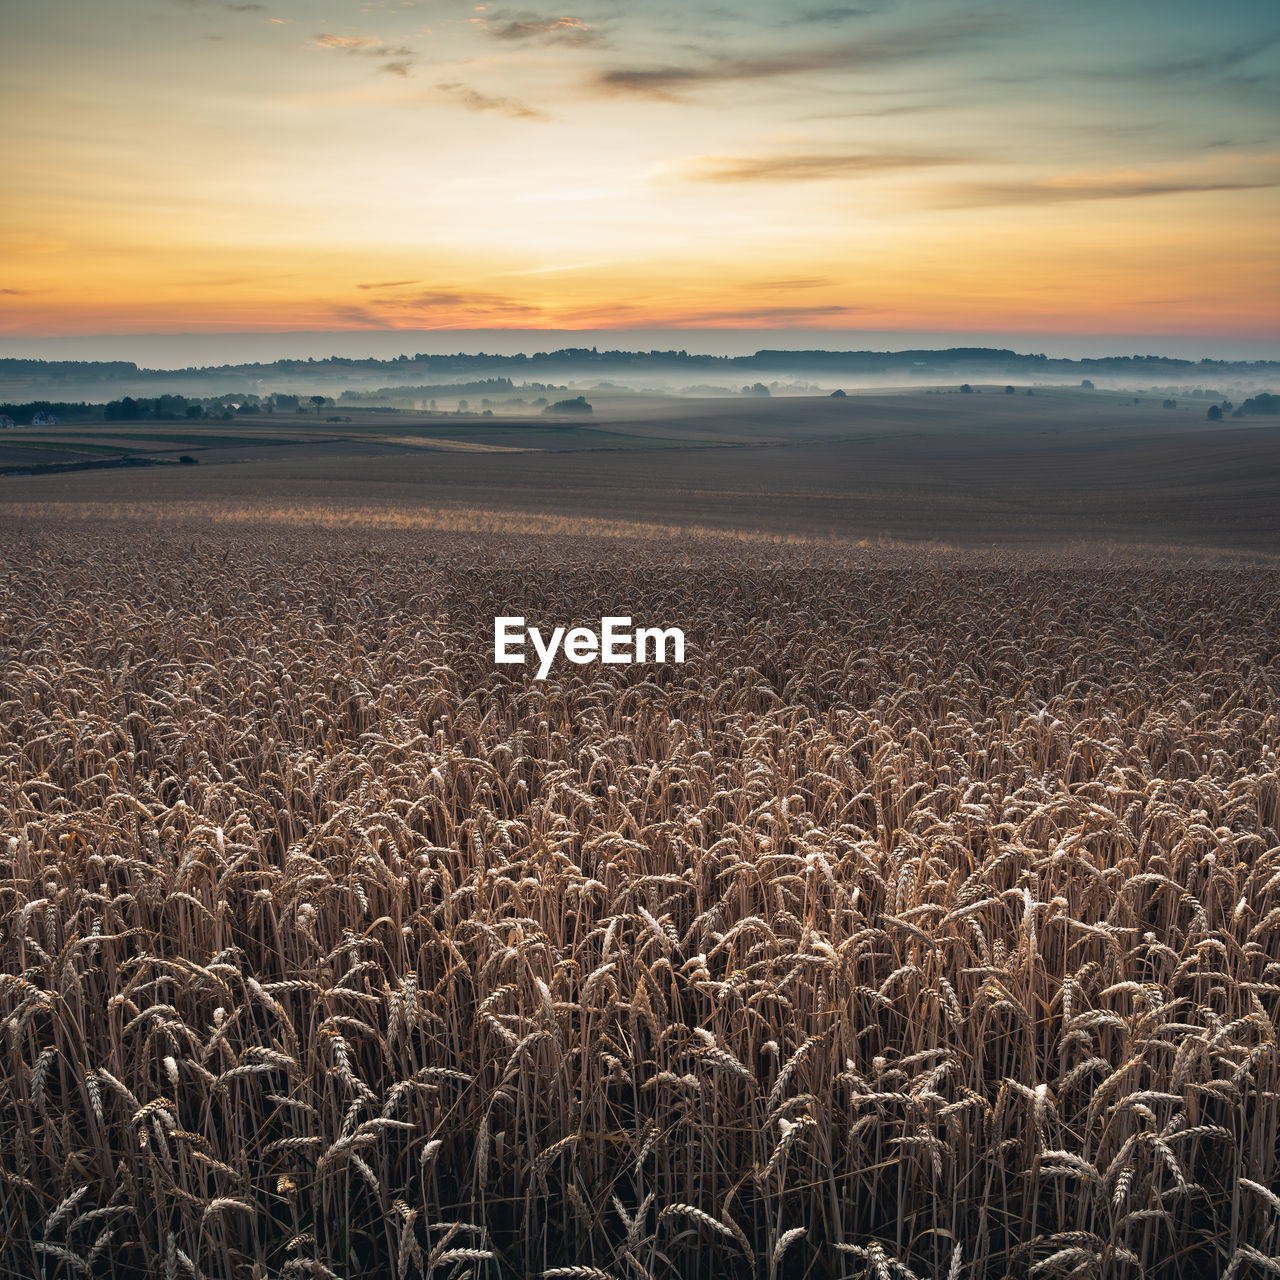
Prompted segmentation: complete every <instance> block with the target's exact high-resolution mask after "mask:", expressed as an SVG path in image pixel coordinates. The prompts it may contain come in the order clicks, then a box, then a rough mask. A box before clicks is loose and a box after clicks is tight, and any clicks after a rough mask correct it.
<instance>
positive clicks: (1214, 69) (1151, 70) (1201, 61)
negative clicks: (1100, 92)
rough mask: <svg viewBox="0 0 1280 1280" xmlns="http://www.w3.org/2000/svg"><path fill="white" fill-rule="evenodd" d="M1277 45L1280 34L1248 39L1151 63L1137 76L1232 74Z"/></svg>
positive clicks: (1187, 76)
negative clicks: (1228, 46) (1230, 72)
mask: <svg viewBox="0 0 1280 1280" xmlns="http://www.w3.org/2000/svg"><path fill="white" fill-rule="evenodd" d="M1277 44H1280V34H1272V35H1268V36H1263V37H1261V38H1260V39H1257V40H1251V41H1249V43H1248V44H1238V45H1235V46H1233V47H1232V48H1230V49H1219V50H1217V51H1216V52H1209V53H1198V54H1195V55H1194V56H1192V57H1190V58H1179V59H1177V60H1175V61H1172V62H1157V63H1151V64H1148V65H1147V66H1145V67H1141V68H1138V70H1139V73H1140V74H1143V75H1146V76H1148V77H1150V78H1151V79H1154V80H1168V79H1182V78H1197V77H1200V76H1215V75H1222V74H1223V73H1224V72H1227V71H1234V70H1235V69H1236V68H1237V67H1239V66H1241V65H1242V64H1244V63H1246V62H1248V61H1249V59H1250V58H1252V57H1253V56H1254V55H1255V54H1258V53H1262V52H1263V51H1264V50H1266V49H1270V48H1272V47H1274V46H1275V45H1277ZM1125 74H1126V75H1128V74H1130V72H1129V71H1128V70H1126V72H1125Z"/></svg>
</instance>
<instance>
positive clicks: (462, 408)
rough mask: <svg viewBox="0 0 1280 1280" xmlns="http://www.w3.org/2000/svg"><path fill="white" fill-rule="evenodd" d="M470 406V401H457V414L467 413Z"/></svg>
mask: <svg viewBox="0 0 1280 1280" xmlns="http://www.w3.org/2000/svg"><path fill="white" fill-rule="evenodd" d="M470 404H471V401H470V400H459V401H458V412H459V413H466V411H467V409H468V407H469V406H470Z"/></svg>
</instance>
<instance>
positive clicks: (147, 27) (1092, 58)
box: [0, 0, 1280, 338]
mask: <svg viewBox="0 0 1280 1280" xmlns="http://www.w3.org/2000/svg"><path fill="white" fill-rule="evenodd" d="M1117 9H1121V10H1123V12H1122V13H1119V14H1117V13H1116V12H1115V10H1117ZM5 25H6V50H7V52H8V54H9V56H8V57H7V58H6V109H7V113H8V123H7V129H6V133H7V135H8V136H7V137H6V138H5V140H4V141H3V142H2V143H0V146H2V147H3V149H4V166H3V171H4V173H5V175H6V178H5V196H4V200H3V202H2V205H0V246H2V247H3V253H2V255H0V333H2V334H7V335H9V336H11V337H19V336H23V337H28V336H43V335H56V334H78V333H130V332H136V333H142V332H157V331H222V330H225V331H240V330H246V329H255V328H260V329H267V330H281V329H289V330H296V329H327V330H331V329H338V328H344V327H351V328H406V329H423V328H451V327H459V328H481V327H512V328H538V327H554V328H591V329H601V328H631V327H636V328H639V327H676V326H682V325H688V326H696V327H700V328H712V327H717V326H729V327H733V326H740V327H767V328H787V327H814V328H821V329H828V330H830V329H857V328H867V329H889V328H892V329H917V328H918V329H930V330H938V329H947V330H956V331H963V330H965V329H973V330H990V329H1003V330H1011V331H1017V330H1019V329H1023V328H1025V329H1028V330H1035V331H1039V332H1054V331H1062V332H1076V333H1080V332H1091V331H1096V332H1106V333H1123V332H1130V331H1132V332H1146V333H1169V334H1205V335H1238V336H1244V337H1252V338H1266V337H1270V336H1280V322H1278V321H1277V309H1276V303H1275V297H1276V286H1277V284H1280V236H1278V235H1277V233H1276V230H1275V228H1276V227H1277V226H1280V200H1277V184H1278V183H1280V144H1278V143H1277V142H1276V140H1275V137H1274V120H1275V118H1276V110H1277V105H1280V104H1278V103H1277V91H1276V84H1277V77H1276V74H1275V73H1276V70H1277V67H1276V61H1277V52H1278V50H1280V45H1277V40H1276V37H1277V33H1280V15H1277V14H1276V11H1275V10H1274V7H1273V6H1272V5H1270V4H1263V3H1259V2H1256V0H1247V2H1246V0H1226V2H1225V3H1220V4H1215V5H1214V6H1213V12H1212V14H1209V13H1208V11H1207V9H1206V6H1204V5H1202V4H1195V3H1191V2H1190V0H1188V2H1187V3H1182V2H1181V0H1161V2H1160V3H1154V2H1153V3H1139V2H1137V0H1133V2H1132V3H1130V4H1127V5H1125V6H1114V5H1111V4H1106V3H1102V2H1101V0H1097V2H1096V3H1095V2H1092V0H1085V2H1083V3H1080V4H1078V5H1073V6H1071V7H1065V6H1061V5H1057V4H1049V3H1041V2H1040V0H992V3H990V4H987V5H968V4H963V5H962V4H957V3H950V2H947V3H944V2H943V0H919V2H918V3H912V4H906V3H902V4H893V3H871V4H860V5H857V6H853V5H850V6H841V5H834V6H821V5H818V6H815V7H813V8H811V9H803V8H800V9H797V7H796V6H795V5H794V4H788V5H782V4H776V3H742V4H740V5H737V6H735V7H733V8H732V9H727V8H726V7H724V6H722V5H711V4H706V5H702V4H688V3H685V4H675V3H672V4H659V3H632V4H630V5H622V4H620V3H612V2H610V0H593V2H592V3H591V4H589V5H582V6H576V7H575V8H574V9H572V10H571V11H558V10H538V11H533V10H524V9H502V8H498V7H497V6H494V5H488V6H484V5H481V6H476V5H474V4H454V3H450V2H449V0H420V2H415V3H410V2H409V0H387V2H385V3H377V2H374V0H366V2H361V0H355V2H352V3H348V2H347V0H307V2H306V3H303V2H302V0H280V2H279V3H276V2H273V0H268V2H267V3H265V4H255V3H231V2H229V0H118V3H113V4H112V5H109V6H107V5H102V4H100V3H89V2H88V0H50V2H49V3H42V4H39V5H36V4H32V5H28V6H24V8H23V9H22V10H21V11H20V12H19V13H17V14H16V15H14V16H12V17H6V19H5Z"/></svg>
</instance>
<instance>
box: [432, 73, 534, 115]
mask: <svg viewBox="0 0 1280 1280" xmlns="http://www.w3.org/2000/svg"><path fill="white" fill-rule="evenodd" d="M436 88H437V89H438V90H439V91H440V92H441V93H444V94H447V95H448V96H449V98H450V99H452V101H454V102H456V103H457V104H458V105H459V106H461V107H466V109H467V110H468V111H492V112H495V113H497V114H498V115H503V116H510V117H511V118H512V119H513V120H549V119H550V118H551V117H550V116H549V115H548V114H547V113H546V112H545V111H540V110H539V109H538V108H537V107H531V106H529V104H528V103H526V102H521V101H520V99H519V98H509V97H507V96H505V95H503V94H490V93H481V92H480V90H479V89H473V88H472V87H471V86H470V85H466V84H463V83H462V82H461V81H459V80H447V81H444V82H442V83H440V84H438V85H436Z"/></svg>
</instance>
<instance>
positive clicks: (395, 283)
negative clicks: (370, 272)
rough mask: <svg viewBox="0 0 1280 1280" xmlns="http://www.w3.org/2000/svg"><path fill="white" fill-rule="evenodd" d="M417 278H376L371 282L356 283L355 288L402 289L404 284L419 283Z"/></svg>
mask: <svg viewBox="0 0 1280 1280" xmlns="http://www.w3.org/2000/svg"><path fill="white" fill-rule="evenodd" d="M420 283H421V281H418V280H378V281H375V282H374V283H373V284H358V285H356V288H357V289H402V288H404V287H405V286H406V285H410V284H420Z"/></svg>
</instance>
